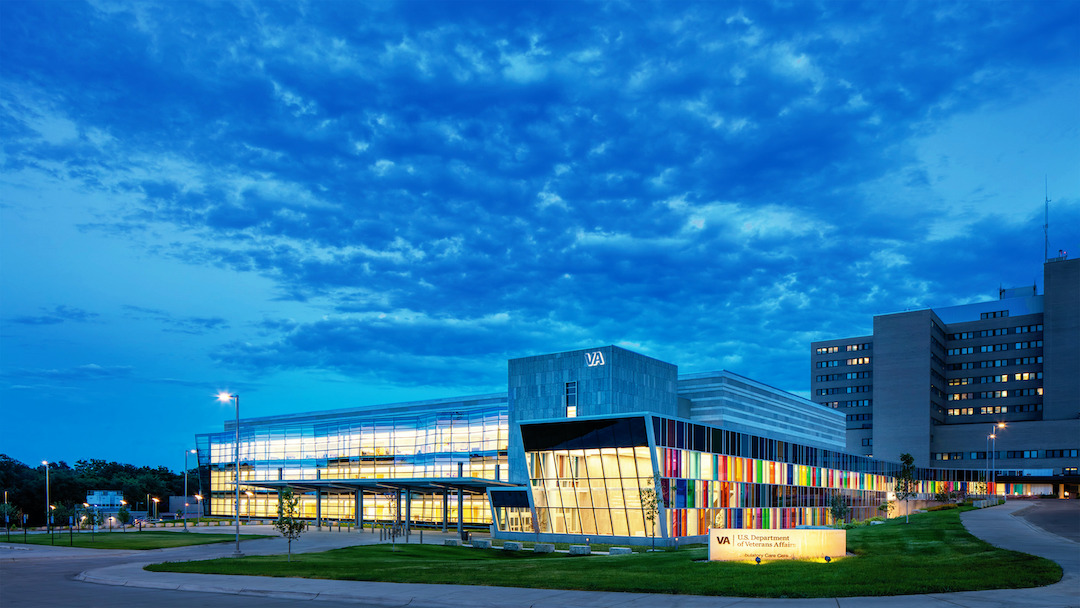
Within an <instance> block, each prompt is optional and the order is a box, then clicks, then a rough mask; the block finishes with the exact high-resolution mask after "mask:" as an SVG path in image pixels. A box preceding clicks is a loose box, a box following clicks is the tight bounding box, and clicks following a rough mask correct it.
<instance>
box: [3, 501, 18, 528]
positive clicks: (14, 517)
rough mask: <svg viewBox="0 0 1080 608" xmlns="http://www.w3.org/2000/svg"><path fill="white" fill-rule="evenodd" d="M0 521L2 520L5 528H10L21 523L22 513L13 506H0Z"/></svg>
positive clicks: (4, 504) (6, 504) (5, 504)
mask: <svg viewBox="0 0 1080 608" xmlns="http://www.w3.org/2000/svg"><path fill="white" fill-rule="evenodd" d="M0 520H4V522H5V527H7V528H10V527H11V526H14V525H16V524H18V523H22V512H20V511H19V508H18V507H16V506H15V505H13V504H8V503H3V504H0Z"/></svg>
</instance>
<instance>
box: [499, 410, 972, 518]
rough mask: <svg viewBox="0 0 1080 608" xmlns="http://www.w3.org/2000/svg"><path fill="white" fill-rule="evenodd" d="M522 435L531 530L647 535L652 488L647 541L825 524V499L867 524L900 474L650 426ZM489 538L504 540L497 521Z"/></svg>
mask: <svg viewBox="0 0 1080 608" xmlns="http://www.w3.org/2000/svg"><path fill="white" fill-rule="evenodd" d="M646 420H649V421H650V424H651V425H652V427H653V438H654V442H653V446H652V447H650V445H649V441H648V437H647V434H646V427H645V425H646ZM522 438H523V443H524V446H525V452H526V457H527V459H528V470H529V477H530V489H531V491H532V499H533V506H534V507H535V510H536V521H537V525H538V527H539V532H541V533H553V534H579V535H598V536H607V535H611V536H649V535H651V534H652V533H653V530H652V526H651V522H650V521H649V518H648V517H647V515H648V513H649V509H648V507H647V505H648V503H649V500H648V499H649V494H650V492H651V491H652V489H653V487H654V483H655V485H656V487H658V489H659V492H658V494H657V497H658V503H659V505H660V507H661V508H660V509H659V510H658V511H659V513H658V515H659V518H660V523H661V524H662V527H661V526H657V529H656V531H655V532H656V535H657V536H675V537H678V536H697V535H704V534H708V530H709V528H710V527H712V528H757V529H779V528H793V527H795V526H801V525H830V524H832V523H833V521H832V517H831V514H830V513H829V506H830V503H831V500H832V498H833V497H834V496H836V495H840V496H843V497H844V499H845V500H846V501H847V503H848V505H849V506H850V507H851V516H852V518H853V519H856V520H863V519H869V518H871V517H875V516H877V515H879V514H880V512H879V511H878V507H879V506H880V505H882V504H884V503H885V502H886V501H887V500H888V494H889V492H890V491H892V490H893V489H894V486H895V481H896V475H897V474H898V473H899V470H900V465H899V464H896V463H888V462H882V461H878V460H874V459H872V458H866V457H862V456H855V455H852V454H846V453H841V452H835V451H831V450H825V449H821V448H813V447H808V446H803V445H798V444H794V443H789V442H784V441H780V440H775V439H767V438H764V437H757V436H753V435H747V434H745V433H736V432H732V431H725V430H723V429H718V428H713V427H708V426H704V425H699V424H694V423H691V422H687V421H682V420H672V419H665V418H658V417H650V418H648V419H646V418H644V417H630V418H619V419H605V420H580V419H579V420H575V421H573V422H557V423H544V424H536V425H528V424H526V425H522ZM654 458H655V463H656V468H655V469H654V467H653V463H654ZM980 474H981V473H980V472H977V471H961V470H936V469H925V468H920V469H916V471H915V478H916V479H917V480H919V481H918V482H917V489H918V492H919V493H922V494H926V495H932V494H934V493H937V492H942V491H967V489H968V487H969V485H970V484H971V483H972V482H975V481H977V480H978V479H979V475H980ZM499 529H500V531H514V530H509V529H506V528H504V527H503V525H502V524H501V522H500V525H499Z"/></svg>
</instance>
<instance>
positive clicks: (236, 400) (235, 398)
mask: <svg viewBox="0 0 1080 608" xmlns="http://www.w3.org/2000/svg"><path fill="white" fill-rule="evenodd" d="M218 401H220V402H222V403H227V402H229V401H232V402H233V404H234V405H235V406H236V442H235V443H234V444H233V447H234V448H235V450H236V551H235V552H233V557H240V556H242V555H243V553H241V552H240V395H232V394H229V393H218Z"/></svg>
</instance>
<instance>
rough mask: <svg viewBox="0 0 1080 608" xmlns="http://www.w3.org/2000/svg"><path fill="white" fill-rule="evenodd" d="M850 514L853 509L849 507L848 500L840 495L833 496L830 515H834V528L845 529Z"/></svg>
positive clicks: (830, 502)
mask: <svg viewBox="0 0 1080 608" xmlns="http://www.w3.org/2000/svg"><path fill="white" fill-rule="evenodd" d="M850 512H851V507H850V506H848V502H847V500H846V499H845V498H844V497H843V496H842V495H840V494H833V497H832V499H831V500H830V501H829V514H830V515H832V518H833V526H835V527H837V528H840V527H843V525H844V522H845V521H846V519H847V514H848V513H850Z"/></svg>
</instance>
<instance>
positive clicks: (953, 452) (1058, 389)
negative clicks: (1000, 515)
mask: <svg viewBox="0 0 1080 608" xmlns="http://www.w3.org/2000/svg"><path fill="white" fill-rule="evenodd" d="M1043 277H1044V280H1043V286H1044V287H1043V291H1044V293H1043V294H1041V295H1040V294H1038V293H1036V289H1035V287H1034V286H1031V287H1023V288H1016V289H1002V290H1000V292H999V299H997V300H991V301H987V302H978V303H974V304H965V305H961V306H949V307H942V308H929V309H924V310H915V311H907V312H899V313H892V314H884V315H878V316H875V317H874V323H873V334H872V335H865V336H856V337H851V338H841V339H836V340H825V341H821V342H814V343H813V344H811V346H810V355H811V398H812V399H813V400H814V401H815V402H816V403H819V404H821V405H825V406H827V407H830V408H835V409H837V410H838V411H840V412H842V413H843V414H844V415H845V417H846V421H847V446H846V450H847V451H848V452H851V453H854V454H861V455H874V456H877V457H878V458H883V459H895V458H898V457H899V455H900V454H902V453H909V454H911V455H912V456H914V457H915V461H916V463H917V464H921V465H928V466H931V467H934V468H957V469H980V468H981V469H983V470H986V471H987V474H988V476H989V477H990V478H991V479H996V481H997V482H1001V483H1002V484H1003V486H1002V487H1000V488H998V491H999V492H1002V493H1008V494H1053V495H1055V496H1059V497H1065V496H1066V494H1068V496H1070V497H1074V498H1075V497H1076V496H1077V483H1078V481H1080V477H1078V475H1077V468H1078V467H1080V458H1078V457H1077V454H1078V450H1080V260H1068V259H1065V258H1064V257H1062V258H1055V259H1052V260H1049V261H1048V262H1047V263H1046V264H1045V265H1044V266H1043ZM991 470H998V471H999V472H998V473H997V474H996V475H995V474H993V473H991V472H990V471H991Z"/></svg>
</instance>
